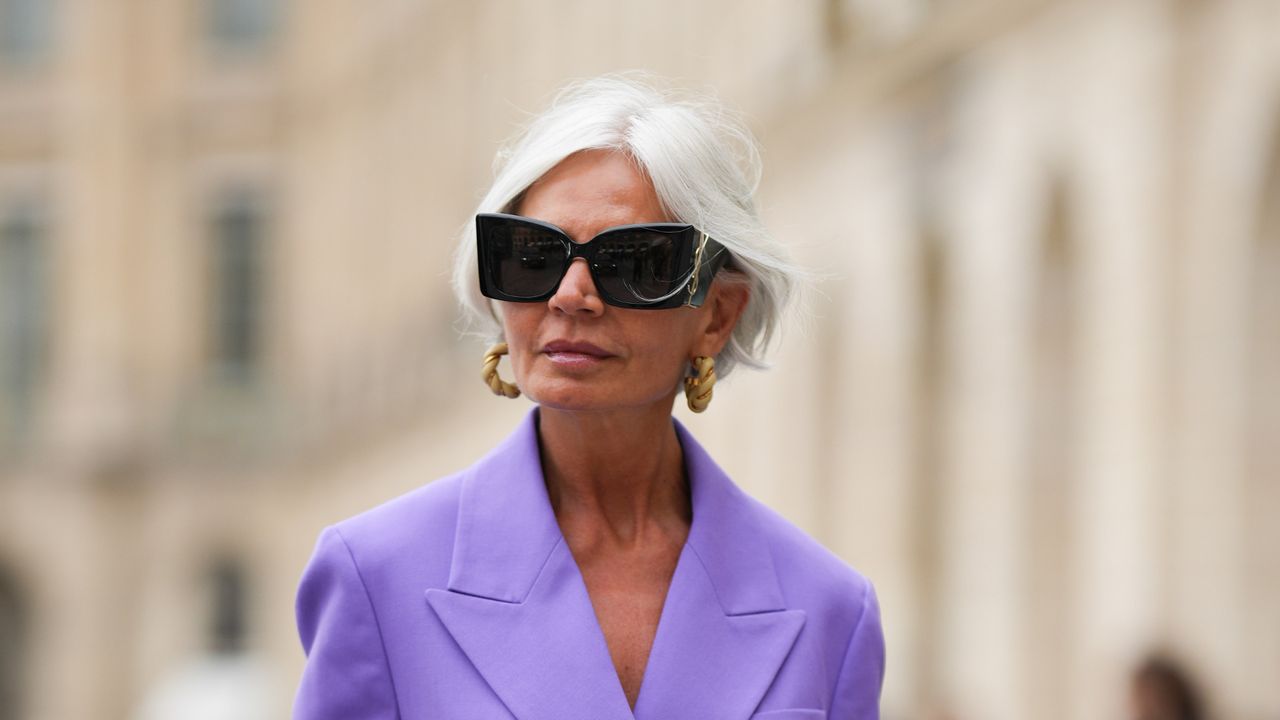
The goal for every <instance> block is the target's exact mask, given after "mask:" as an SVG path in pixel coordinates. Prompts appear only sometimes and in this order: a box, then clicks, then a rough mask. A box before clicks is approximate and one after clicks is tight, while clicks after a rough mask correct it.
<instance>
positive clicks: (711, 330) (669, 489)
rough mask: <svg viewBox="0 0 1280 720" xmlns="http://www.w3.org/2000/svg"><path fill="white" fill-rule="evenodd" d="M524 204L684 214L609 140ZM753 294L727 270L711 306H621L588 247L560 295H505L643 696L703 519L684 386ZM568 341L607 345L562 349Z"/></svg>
mask: <svg viewBox="0 0 1280 720" xmlns="http://www.w3.org/2000/svg"><path fill="white" fill-rule="evenodd" d="M516 212H517V214H520V215H524V216H526V217H532V218H536V219H538V220H544V221H546V222H550V223H554V224H555V225H557V226H559V227H561V228H563V229H564V230H565V231H566V232H567V233H569V236H570V237H571V238H573V240H574V241H575V242H583V241H586V240H589V239H591V238H592V237H594V236H595V235H596V234H597V233H599V232H600V231H601V230H604V229H606V228H609V227H613V226H616V225H624V224H628V223H642V222H661V221H667V220H670V219H671V218H669V217H667V215H666V213H665V212H664V211H663V209H662V204H661V202H660V201H659V200H658V197H657V194H656V193H655V192H654V189H653V185H652V183H650V182H649V180H648V178H647V177H646V176H645V174H644V173H643V172H641V171H640V170H639V169H638V168H637V166H636V165H635V163H634V162H633V161H631V160H630V158H628V157H627V156H625V155H623V154H621V153H618V152H614V151H609V150H588V151H583V152H580V153H576V154H574V155H571V156H570V157H568V158H566V159H565V160H564V161H562V162H561V163H560V164H559V165H557V166H556V167H554V168H552V169H551V170H550V171H549V172H548V173H547V174H546V175H544V176H543V177H542V178H541V179H539V180H538V182H536V183H534V184H533V185H532V186H531V187H530V188H529V189H528V190H527V191H526V193H525V194H524V197H523V199H522V201H521V203H520V205H519V207H518V208H516ZM721 277H723V275H722V276H721ZM747 301H748V290H747V287H746V285H745V284H741V283H731V282H725V281H723V280H722V279H717V281H716V282H713V283H712V287H711V290H710V292H709V293H708V297H707V301H706V302H705V303H704V304H703V306H702V307H700V308H686V307H681V308H675V309H670V310H632V309H625V308H618V307H614V306H611V305H607V304H605V303H604V301H603V300H602V299H601V298H600V296H599V295H598V293H597V291H596V288H595V284H594V283H593V282H592V280H591V276H590V274H589V272H588V270H587V265H586V261H585V260H582V259H578V260H575V261H574V262H573V264H572V266H571V267H570V269H569V271H568V273H567V274H566V275H565V277H564V280H563V281H562V282H561V283H560V287H559V289H558V290H557V292H556V294H555V295H554V296H553V297H552V298H551V299H550V300H548V301H547V302H545V303H498V305H499V306H500V313H501V316H502V320H503V327H504V329H505V335H506V340H507V343H508V346H509V348H510V359H511V363H512V368H513V370H514V373H515V378H516V384H517V385H518V386H519V387H520V389H521V391H522V392H523V393H524V394H525V395H526V396H528V397H529V398H530V399H532V400H533V401H534V402H536V403H538V404H539V405H540V406H541V412H540V424H539V427H538V436H539V444H540V449H541V453H542V463H543V475H544V477H545V479H546V483H547V492H548V495H549V496H550V498H551V504H552V507H553V509H554V510H555V514H556V519H557V521H558V522H559V524H560V529H561V531H562V532H563V534H564V537H565V541H566V543H567V544H568V546H569V549H570V551H571V552H572V553H573V556H574V559H575V561H576V562H577V564H578V567H579V569H580V570H581V572H582V576H583V580H584V582H585V584H586V587H587V593H588V595H589V596H590V597H591V603H592V607H593V609H594V610H595V614H596V619H597V621H598V622H599V623H600V628H601V631H602V632H603V633H604V637H605V641H606V643H607V644H608V647H609V654H610V656H611V657H612V659H613V664H614V668H615V670H616V671H617V673H618V679H619V681H620V682H621V684H622V688H623V691H624V692H625V693H626V696H627V700H628V702H629V703H630V704H631V706H632V708H634V707H635V703H636V698H637V697H638V696H639V693H640V687H641V683H642V680H643V677H644V670H645V666H646V664H647V661H648V657H649V650H650V648H651V647H652V644H653V638H654V634H655V633H656V631H657V627H658V620H659V618H660V616H661V614H662V606H663V602H664V600H665V599H666V594H667V588H668V586H669V585H670V581H671V576H672V574H673V572H674V571H675V567H676V561H677V560H678V558H679V556H680V551H681V549H682V548H683V546H684V542H685V539H686V537H687V536H688V533H689V525H690V523H691V522H692V516H691V512H690V501H689V488H688V482H687V480H686V478H685V473H684V458H683V456H682V453H681V449H680V444H679V442H678V440H677V439H676V434H675V429H674V427H673V426H672V424H671V409H672V404H673V402H674V400H675V396H676V392H677V386H678V383H679V381H680V379H681V378H682V377H683V376H684V374H685V372H686V368H688V367H689V364H690V362H691V361H692V359H693V358H694V357H696V356H699V355H710V356H714V355H716V354H717V353H719V352H720V350H721V348H723V347H724V344H725V343H726V342H728V339H729V336H730V333H731V332H732V331H733V327H734V325H735V324H736V323H737V321H738V318H739V317H741V314H742V311H743V309H744V308H745V307H746V304H747ZM555 341H567V342H572V343H590V344H591V345H592V346H595V347H596V348H598V349H599V350H600V351H602V352H601V353H594V351H593V353H594V354H593V355H588V356H583V355H581V354H576V353H564V352H555V351H553V350H552V351H549V350H548V348H547V346H548V345H549V344H550V343H553V342H555ZM596 355H603V357H597V356H596Z"/></svg>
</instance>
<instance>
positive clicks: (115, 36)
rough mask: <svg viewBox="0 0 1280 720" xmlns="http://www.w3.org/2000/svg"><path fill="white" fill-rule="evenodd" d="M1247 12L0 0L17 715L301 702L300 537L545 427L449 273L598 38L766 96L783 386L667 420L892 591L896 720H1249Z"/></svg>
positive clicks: (1274, 529)
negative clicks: (506, 397) (459, 238)
mask: <svg viewBox="0 0 1280 720" xmlns="http://www.w3.org/2000/svg"><path fill="white" fill-rule="evenodd" d="M1276 28H1280V2H1277V1H1276V0H1217V1H1215V2H1206V1H1203V0H1125V1H1124V2H1107V1H1104V0H1075V1H1069V0H973V1H971V2H964V3H960V2H954V1H950V0H893V1H889V0H807V1H805V2H795V1H794V0H789V1H784V0H768V1H766V2H759V3H754V4H752V5H751V7H750V10H749V11H748V10H746V9H744V7H743V5H742V4H741V3H727V2H718V1H717V2H703V3H676V2H671V1H669V0H660V1H657V2H648V3H630V2H628V3H599V2H589V1H586V0H554V1H553V2H546V3H539V4H536V5H535V4H533V3H518V2H496V1H494V2H490V1H481V2H473V3H463V2H427V1H425V0H412V1H411V0H376V1H374V2H364V3H342V2H334V1H333V0H323V1H320V2H308V3H305V4H304V3H301V2H287V1H286V0H183V1H181V2H168V3H152V2H142V1H141V0H119V2H94V1H92V0H0V720H11V719H12V720H17V719H21V720H62V719H63V718H87V719H97V718H102V719H104V720H116V719H120V720H123V719H125V718H142V717H163V716H166V713H168V714H169V716H172V714H171V713H172V711H171V710H168V708H173V707H175V706H177V707H181V706H182V703H183V702H190V703H191V704H192V705H191V706H192V707H193V708H195V707H196V706H197V705H198V706H199V707H200V708H203V709H204V711H205V712H204V714H196V712H195V710H194V709H193V711H192V714H190V715H189V717H217V715H216V712H217V710H210V709H209V708H210V707H211V706H210V702H212V701H210V700H209V699H208V698H209V697H210V696H211V695H210V688H220V689H222V690H221V691H219V692H217V693H214V694H215V695H216V696H218V697H222V698H224V699H226V698H229V697H230V696H232V695H236V696H237V697H241V698H243V703H245V704H241V705H236V704H235V702H233V701H231V700H228V705H227V706H226V707H227V708H229V709H226V710H225V712H227V713H231V714H232V715H233V716H236V717H242V718H243V717H250V715H249V712H250V711H248V710H245V707H248V706H250V705H251V706H252V707H255V708H258V710H259V711H260V712H261V714H262V716H263V717H281V716H284V715H286V714H287V709H288V706H289V703H290V700H291V697H292V692H293V688H294V684H295V683H296V680H297V677H298V673H299V672H300V669H301V665H302V653H301V650H300V648H299V647H298V643H297V638H296V635H295V631H294V627H293V615H292V599H293V592H294V588H295V585H296V582H297V579H298V576H299V574H300V572H301V569H302V566H303V564H304V563H305V562H306V560H307V558H308V556H309V553H310V550H311V547H312V543H313V541H314V539H315V537H316V534H317V533H318V532H319V530H320V529H321V528H322V527H323V526H324V525H326V524H328V523H331V522H334V521H336V520H338V519H341V518H343V517H346V516H349V515H351V514H354V513H356V512H358V511H360V510H363V509H365V508H367V507H370V506H372V505H374V504H377V503H379V502H381V501H383V500H385V499H389V498H391V497H393V496H395V495H397V494H399V493H400V492H404V491H407V490H409V489H411V488H413V487H416V486H418V485H420V484H422V483H424V482H428V481H430V480H431V479H433V478H435V477H439V476H440V475H443V474H445V473H447V472H450V471H453V470H456V469H458V468H461V467H464V466H465V465H467V464H469V462H471V461H472V460H473V459H475V458H477V457H479V456H480V455H481V454H482V453H483V452H484V451H485V450H486V449H488V448H489V447H491V446H492V445H493V444H494V443H496V442H497V441H498V440H499V439H500V438H501V437H503V436H505V435H506V433H507V432H508V431H509V430H510V429H511V428H512V427H513V425H514V424H515V422H516V419H517V418H518V417H519V415H520V414H522V413H523V412H525V411H526V410H527V407H528V406H527V403H526V401H524V400H519V401H516V402H504V401H502V400H499V399H496V398H493V397H492V396H491V395H489V394H488V393H487V391H485V390H484V388H483V387H482V386H481V384H480V383H479V382H478V372H477V369H478V364H479V357H480V353H481V351H482V349H483V348H482V347H481V346H480V345H478V344H476V343H474V342H471V341H470V340H468V339H466V338H461V337H460V336H459V333H458V329H457V327H456V318H457V313H456V311H455V307H454V303H453V300H452V298H451V296H450V294H449V289H448V272H449V264H450V257H451V252H452V240H453V238H454V236H455V234H456V232H457V230H458V228H459V227H460V226H461V224H462V223H464V222H466V221H467V220H468V216H469V213H470V212H471V209H472V206H473V204H474V203H475V201H477V200H478V198H479V196H480V195H481V194H482V192H483V190H484V188H485V186H486V183H487V181H488V179H489V177H490V174H489V163H490V160H491V158H492V156H493V152H494V150H495V148H496V145H497V144H498V143H499V142H500V141H501V140H503V139H504V138H506V137H507V136H509V135H510V134H511V132H512V131H513V130H514V128H515V126H516V123H518V122H520V121H521V120H522V119H523V118H524V117H526V115H525V112H526V111H536V110H537V109H539V108H540V107H542V106H543V105H544V104H545V102H546V101H547V100H548V98H549V93H551V92H552V91H553V90H554V89H555V88H556V87H557V86H559V85H560V84H561V83H562V82H563V81H564V80H566V79H568V78H574V77H585V76H590V75H594V74H598V73H600V72H605V71H611V70H619V69H626V68H646V69H649V70H652V71H654V72H656V73H658V74H660V75H665V76H669V77H672V78H675V79H676V81H677V82H678V83H679V84H681V85H684V86H688V87H692V88H695V89H698V88H713V89H714V90H715V91H716V92H718V94H719V95H720V96H722V97H723V98H724V99H725V100H726V101H727V102H728V103H729V104H730V105H732V106H735V107H738V108H741V109H743V110H744V111H745V112H746V113H747V115H748V117H749V118H750V119H751V123H752V125H753V127H754V129H755V130H756V132H757V133H758V135H759V137H760V139H761V141H762V146H763V150H764V157H765V167H766V175H765V180H764V184H763V186H762V188H761V204H762V209H763V212H764V214H765V216H766V219H767V220H768V222H769V223H770V224H771V226H772V227H773V229H774V231H775V232H776V233H778V234H779V235H780V236H782V237H784V238H786V239H787V240H789V241H790V242H792V244H793V246H794V247H795V248H796V253H797V255H798V257H799V259H800V260H802V261H803V262H804V263H805V264H807V265H809V266H810V267H813V268H815V269H817V270H819V271H820V272H821V277H820V280H819V282H818V286H817V292H815V293H814V294H813V297H812V298H811V302H810V303H809V314H808V321H807V323H806V326H805V327H804V328H801V327H797V328H795V329H794V331H793V332H792V333H790V334H789V335H788V338H787V341H786V342H785V344H784V345H783V346H781V347H780V348H779V352H778V353H777V356H776V358H775V368H774V370H772V371H771V372H768V373H760V374H749V373H748V372H746V371H743V372H742V373H741V374H739V375H736V376H735V377H733V378H732V379H730V380H729V381H728V382H726V383H725V384H724V385H723V389H722V391H721V392H718V393H717V395H716V400H715V403H714V404H713V405H712V407H711V408H710V410H709V411H708V412H707V413H706V414H705V415H700V416H697V417H696V418H688V419H687V421H688V423H689V425H690V426H691V428H692V429H693V430H694V432H695V433H697V434H698V435H699V437H700V438H703V439H704V440H705V441H706V443H707V445H708V446H709V448H710V449H711V451H712V453H713V455H715V456H716V457H717V458H718V459H719V460H720V461H721V463H722V464H723V465H724V466H725V468H726V469H727V470H728V471H729V472H730V474H731V475H732V476H733V477H735V479H736V480H737V481H738V482H739V483H740V484H741V485H743V486H744V487H745V488H746V489H747V490H748V491H750V492H752V493H753V494H754V495H756V496H757V497H760V498H761V499H762V500H764V501H765V502H767V503H768V504H770V505H772V506H774V507H776V508H778V509H779V510H781V511H783V512H784V514H786V515H788V516H789V517H791V518H792V519H793V520H795V521H796V522H797V523H798V524H800V525H801V526H802V527H804V528H806V529H807V530H809V531H810V532H811V533H813V534H815V535H816V536H817V537H818V538H819V539H821V540H822V541H823V542H824V543H826V544H827V545H828V546H829V547H831V548H832V549H833V550H835V551H836V552H837V553H839V554H840V555H842V556H843V557H844V558H846V559H847V560H849V561H850V562H851V563H852V564H854V565H855V566H857V567H859V568H860V569H861V570H863V571H864V572H866V573H867V574H868V575H869V576H870V577H871V578H872V579H873V580H874V581H875V582H876V585H877V588H878V590H879V593H880V597H881V602H882V606H883V613H884V618H885V628H886V634H887V636H888V643H889V671H888V677H887V681H886V687H885V693H884V702H883V707H884V714H885V717H886V718H942V717H950V718H958V719H966V718H974V719H976V718H982V719H984V720H985V719H991V720H1012V719H1013V718H1026V717H1033V718H1041V719H1044V720H1068V719H1070V720H1084V719H1086V718H1088V719H1090V720H1092V719H1094V718H1100V717H1117V716H1120V715H1121V714H1122V713H1123V707H1124V704H1123V703H1124V689H1125V687H1124V686H1125V678H1126V673H1127V671H1128V669H1129V667H1131V665H1132V664H1133V663H1134V662H1136V660H1137V659H1138V658H1139V657H1140V655H1142V654H1143V653H1144V652H1146V651H1147V650H1148V649H1150V648H1153V647H1164V648H1168V649H1170V650H1171V651H1172V652H1174V653H1176V654H1179V655H1180V656H1182V657H1184V658H1186V660H1187V662H1188V664H1189V666H1190V667H1191V668H1192V670H1193V671H1194V672H1195V673H1197V674H1198V675H1199V677H1201V678H1202V679H1203V680H1204V683H1205V685H1206V687H1207V688H1208V689H1209V691H1210V694H1211V703H1212V705H1213V707H1214V708H1216V709H1217V711H1218V712H1219V714H1220V715H1221V716H1222V717H1233V718H1244V719H1246V720H1249V719H1253V718H1259V719H1261V718H1274V717H1276V716H1277V715H1278V714H1280V689H1278V688H1280V686H1277V684H1276V682H1275V679H1276V678H1277V677H1280V612H1277V610H1276V608H1280V523H1277V522H1276V520H1277V518H1278V517H1280V443H1278V442H1277V441H1278V440H1280V43H1278V42H1276ZM679 412H680V413H681V414H682V415H683V411H679ZM202 683H203V684H202ZM184 693H185V694H184ZM237 694H238V695H237ZM186 698H189V700H186Z"/></svg>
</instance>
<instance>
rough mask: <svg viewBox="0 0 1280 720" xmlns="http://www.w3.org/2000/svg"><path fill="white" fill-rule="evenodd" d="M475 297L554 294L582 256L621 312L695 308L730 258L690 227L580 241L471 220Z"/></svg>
mask: <svg viewBox="0 0 1280 720" xmlns="http://www.w3.org/2000/svg"><path fill="white" fill-rule="evenodd" d="M476 243H477V251H478V257H479V266H480V292H482V293H484V295H485V297H490V298H493V299H494V300H505V301H507V302H542V301H544V300H547V299H549V298H550V297H551V296H552V295H555V293H556V289H557V288H559V287H560V281H561V280H562V279H564V275H565V273H567V272H568V271H569V265H570V264H572V263H573V261H574V259H575V258H585V259H586V261H587V268H588V270H589V271H590V272H591V279H592V281H593V282H595V284H596V290H597V291H598V292H599V293H600V297H601V299H603V300H604V301H605V302H606V303H608V304H610V305H614V306H617V307H624V308H646V309H654V310H660V309H665V308H675V307H680V306H682V305H685V306H688V307H698V306H700V305H702V302H703V301H704V300H705V299H706V297H707V289H708V288H709V287H710V286H711V278H712V277H714V276H715V274H716V272H717V271H718V270H719V269H720V268H721V267H723V266H724V263H725V262H726V261H727V260H728V259H729V253H728V251H727V250H726V249H725V247H724V246H723V245H721V244H720V243H718V242H716V241H715V240H713V239H711V238H710V237H708V236H707V234H706V233H704V232H701V231H699V230H698V229H697V228H695V227H694V226H692V225H683V224H680V223H645V224H639V225H619V226H617V227H611V228H609V229H607V230H604V231H602V232H601V233H600V234H599V235H596V236H595V237H593V238H591V239H590V240H588V241H586V242H583V243H576V242H574V241H573V239H572V238H570V237H569V235H568V233H566V232H565V231H564V230H561V229H560V228H558V227H556V226H555V225H552V224H551V223H546V222H542V221H540V220H534V219H532V218H527V217H521V216H519V215H507V214H505V213H480V214H478V215H476Z"/></svg>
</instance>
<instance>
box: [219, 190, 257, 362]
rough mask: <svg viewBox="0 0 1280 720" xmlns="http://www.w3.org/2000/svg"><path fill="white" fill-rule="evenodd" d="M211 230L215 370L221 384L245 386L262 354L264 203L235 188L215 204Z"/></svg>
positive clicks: (251, 193)
mask: <svg viewBox="0 0 1280 720" xmlns="http://www.w3.org/2000/svg"><path fill="white" fill-rule="evenodd" d="M211 225H212V227H211V231H212V232H211V235H212V247H211V252H210V258H211V261H212V267H211V270H212V274H213V277H212V283H211V288H212V293H211V302H212V317H213V326H212V328H211V329H210V330H211V333H212V343H211V345H212V349H213V364H214V371H215V373H217V375H218V379H220V380H222V381H224V382H227V383H231V384H247V383H250V382H252V381H253V379H254V377H255V375H256V373H257V368H258V364H259V360H260V352H261V341H262V328H261V322H262V305H263V300H264V298H263V281H264V280H265V273H264V270H265V268H264V267H263V259H264V254H265V249H264V247H263V246H264V244H265V242H266V235H267V208H266V203H265V201H264V200H263V198H262V196H261V194H260V193H258V192H256V191H254V190H251V189H248V188H237V189H235V190H233V191H231V192H229V193H227V194H225V195H223V196H221V197H220V198H219V199H218V202H217V204H216V207H215V208H214V212H213V217H212V220H211Z"/></svg>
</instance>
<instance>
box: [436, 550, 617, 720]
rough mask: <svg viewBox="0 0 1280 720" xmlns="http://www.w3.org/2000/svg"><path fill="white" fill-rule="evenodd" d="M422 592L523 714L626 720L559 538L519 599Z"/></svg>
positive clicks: (534, 719) (526, 718)
mask: <svg viewBox="0 0 1280 720" xmlns="http://www.w3.org/2000/svg"><path fill="white" fill-rule="evenodd" d="M426 598H427V602H428V603H429V604H430V605H431V607H432V609H433V610H435V612H436V615H437V616H438V617H439V618H440V621H441V622H442V623H443V624H444V626H445V628H446V629H447V630H448V631H449V634H450V635H452V636H453V638H454V640H456V641H457V643H458V647H460V648H462V651H463V652H464V653H466V655H467V658H468V659H469V660H470V661H471V664H472V665H474V666H475V667H476V669H477V670H478V671H479V672H480V674H481V675H482V676H483V677H484V679H485V682H487V683H489V686H490V687H491V688H493V691H494V692H495V693H496V694H497V695H498V697H499V698H501V699H502V702H503V703H504V704H505V705H506V706H507V709H508V710H510V711H511V713H512V714H513V715H515V716H516V717H517V718H519V719H520V720H577V719H579V718H580V719H581V720H615V719H616V720H631V718H632V714H631V708H630V707H629V706H628V705H627V699H626V696H625V695H624V694H623V692H622V685H621V684H620V683H619V682H618V677H617V675H616V674H615V673H614V671H613V662H612V661H611V660H610V658H609V651H608V647H607V646H606V644H605V641H604V636H603V635H602V634H601V633H600V628H599V625H598V624H597V622H596V618H595V614H594V611H593V610H592V607H591V601H590V599H589V598H588V596H587V591H586V587H585V586H584V585H583V583H582V580H581V576H580V575H579V574H578V572H577V566H576V565H575V564H574V561H573V556H572V554H571V553H570V552H569V549H568V547H567V546H566V545H565V544H564V543H563V542H561V543H560V544H559V545H557V546H556V548H555V549H554V550H553V551H552V553H551V555H550V557H549V558H548V559H547V564H546V566H545V567H544V568H543V571H542V573H541V574H539V576H538V579H537V581H536V582H535V583H534V585H533V587H532V589H531V590H530V591H529V595H528V597H527V598H526V599H525V600H524V602H505V601H502V600H495V599H492V598H486V597H480V596H475V595H467V594H464V593H461V592H454V591H450V590H438V589H435V590H428V591H427V593H426Z"/></svg>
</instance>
